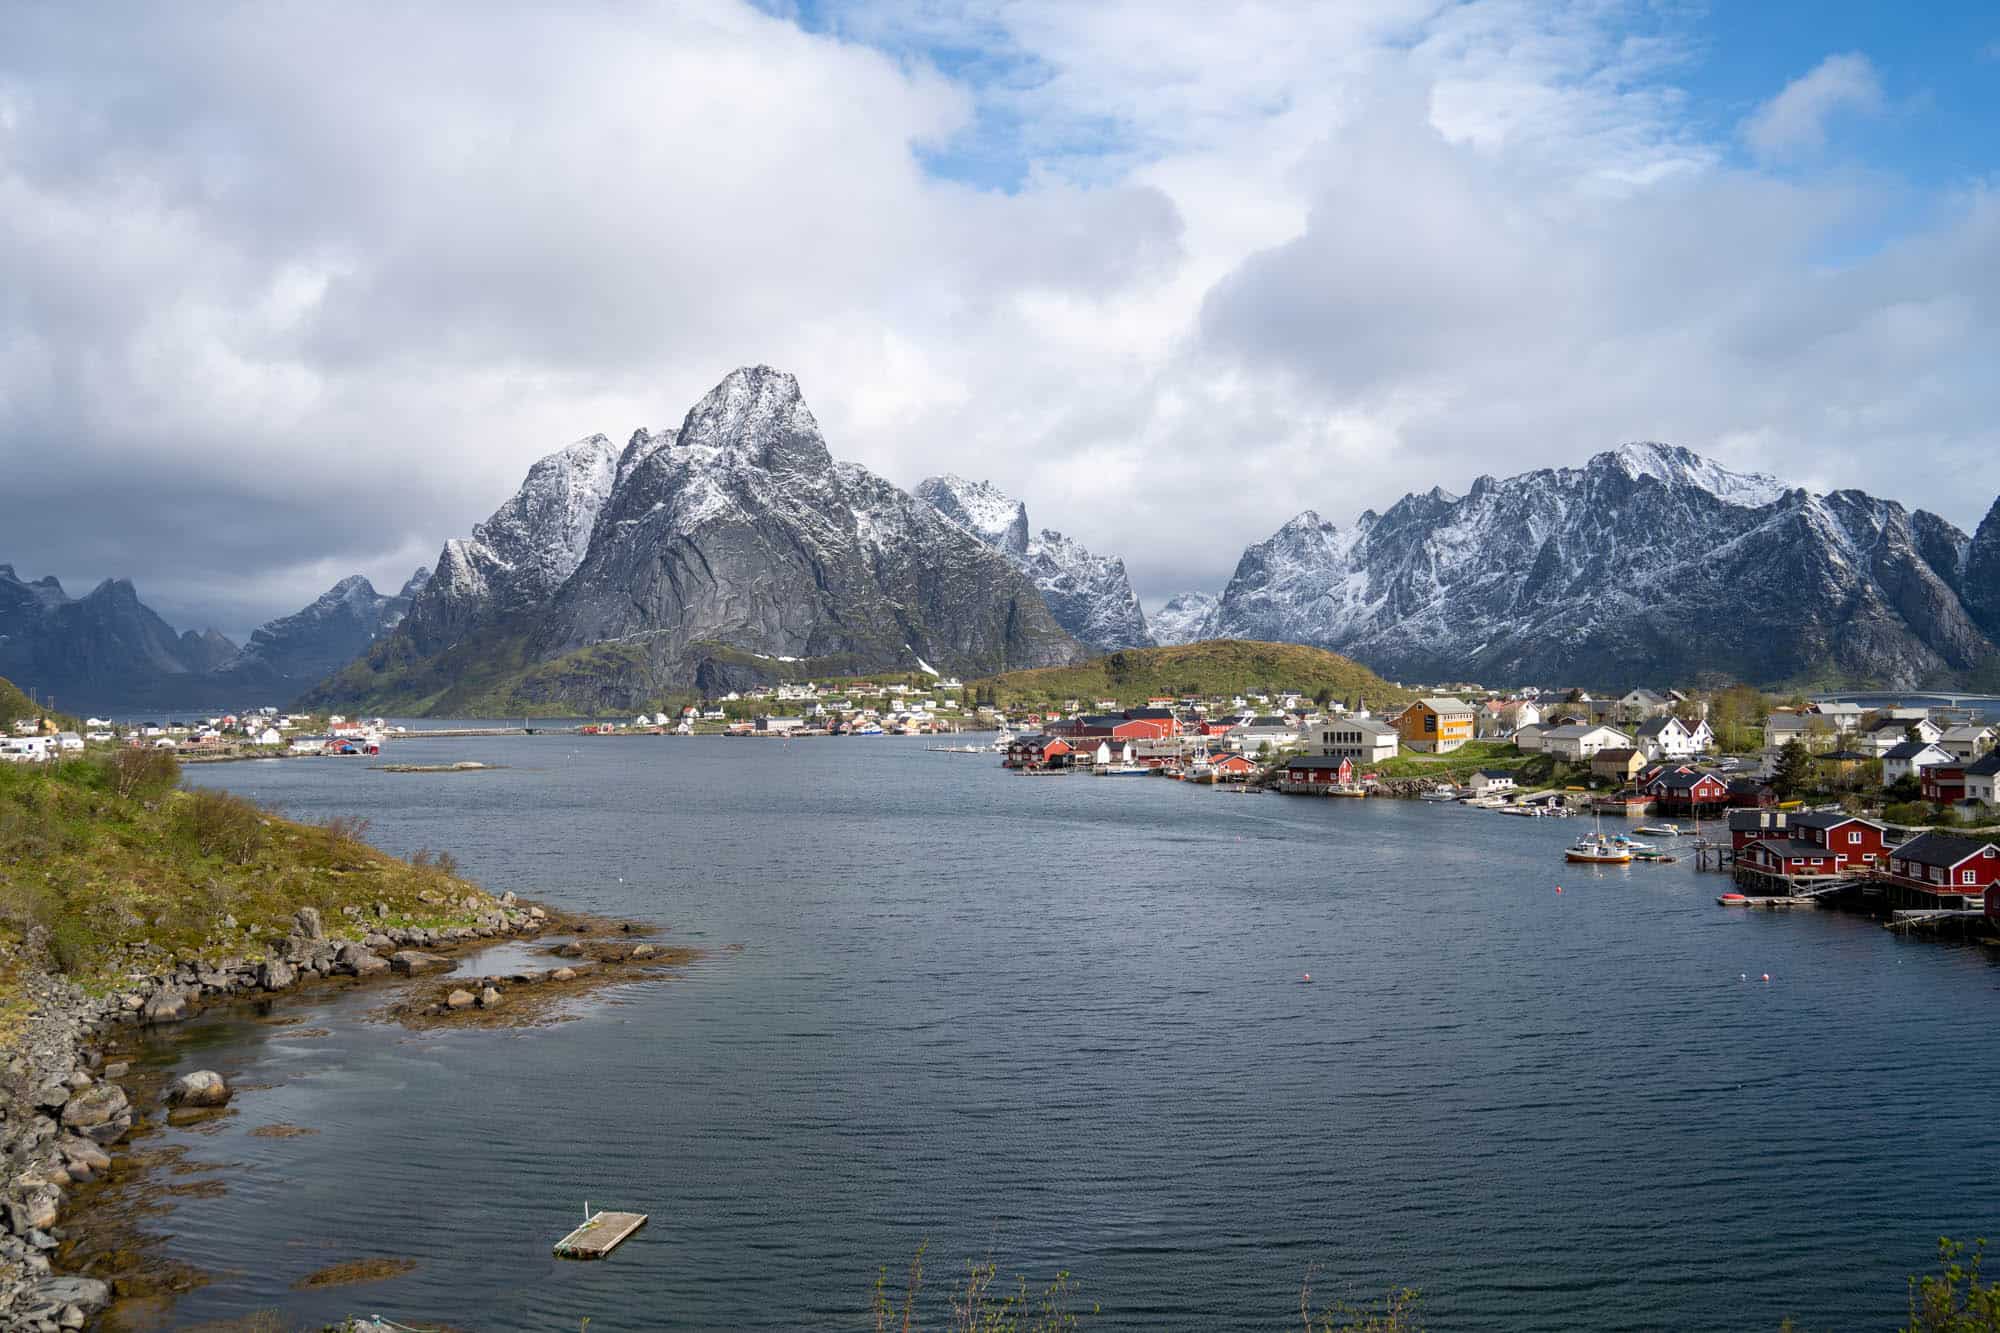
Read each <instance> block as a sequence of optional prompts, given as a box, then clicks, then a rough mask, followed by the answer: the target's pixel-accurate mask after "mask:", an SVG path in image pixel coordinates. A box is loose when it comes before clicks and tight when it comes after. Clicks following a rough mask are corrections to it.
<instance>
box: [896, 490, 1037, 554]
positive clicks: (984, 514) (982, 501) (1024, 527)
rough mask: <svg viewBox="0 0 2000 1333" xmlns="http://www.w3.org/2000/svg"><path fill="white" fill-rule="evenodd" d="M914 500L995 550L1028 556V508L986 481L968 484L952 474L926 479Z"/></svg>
mask: <svg viewBox="0 0 2000 1333" xmlns="http://www.w3.org/2000/svg"><path fill="white" fill-rule="evenodd" d="M916 495H917V498H918V499H920V500H924V501H927V502H928V503H929V504H930V505H931V506H932V507H933V508H934V509H936V510H937V511H938V512H939V513H941V514H943V515H944V516H945V517H946V518H948V519H950V520H952V521H953V522H954V523H956V524H958V525H959V526H960V527H962V528H964V529H965V530H966V531H968V532H970V533H972V535H973V536H975V537H977V538H979V540H981V541H983V542H985V543H986V544H987V545H988V546H991V547H993V548H995V549H996V550H1001V551H1006V552H1008V553H1009V554H1011V555H1016V556H1026V555H1027V554H1028V541H1029V536H1028V533H1029V529H1028V506H1027V505H1025V504H1023V503H1021V501H1019V500H1016V499H1014V498H1013V497H1012V496H1010V495H1008V494H1007V493H1006V492H1005V491H1003V490H1001V489H1000V488H999V487H998V486H995V485H994V484H993V483H992V482H990V481H968V480H967V479H966V478H964V477H961V476H958V475H957V474H955V473H949V472H948V473H946V474H945V475H943V476H941V477H926V478H924V479H923V480H922V481H920V482H918V483H917V489H916Z"/></svg>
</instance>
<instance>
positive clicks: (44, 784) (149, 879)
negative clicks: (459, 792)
mask: <svg viewBox="0 0 2000 1333" xmlns="http://www.w3.org/2000/svg"><path fill="white" fill-rule="evenodd" d="M179 776H180V775H179V770H178V767H177V765H176V764H175V762H174V758H173V755H172V754H171V753H169V752H167V751H164V750H150V749H143V750H131V749H127V750H119V751H117V752H115V753H113V754H109V755H103V756H93V757H91V758H87V759H74V760H70V761H67V762H65V763H61V764H0V1043H4V1041H5V1040H6V1039H7V1037H8V1036H9V1034H10V1031H11V1030H12V1026H13V1025H14V1024H15V1023H17V1022H18V1020H19V1019H20V1017H21V1013H20V1009H19V1004H20V996H19V994H18V992H17V990H16V986H15V982H16V978H17V976H18V973H19V971H20V969H21V967H22V966H23V965H24V964H26V963H27V962H28V961H29V960H28V959H27V958H26V957H25V956H24V953H23V946H24V945H25V944H26V943H27V941H28V939H29V937H30V935H31V934H32V935H37V936H39V937H40V938H42V939H43V940H45V942H46V948H47V952H48V955H49V958H50V960H51V961H52V962H53V964H54V966H55V967H56V968H57V969H59V970H60V971H62V972H65V973H67V974H68V975H69V976H71V977H73V978H75V979H76V980H77V981H79V982H81V983H83V984H84V985H86V986H90V987H99V986H106V985H110V984H113V983H114V982H115V980H116V978H117V977H119V976H120V975H122V974H123V973H125V972H127V971H130V970H132V968H133V967H134V966H146V965H156V964H157V963H158V962H159V961H161V960H163V959H164V958H165V957H167V956H173V957H178V958H182V959H189V958H194V957H197V956H200V957H225V956H234V957H238V958H253V959H254V958H259V957H262V956H264V952H265V950H266V948H268V947H269V946H270V945H271V944H272V943H273V942H274V941H276V940H278V939H280V938H282V936H283V935H284V933H285V931H286V930H287V929H288V928H289V926H290V922H291V915H292V913H293V912H295V911H296V910H297V909H298V908H300V907H307V906H310V907H317V908H318V909H319V910H320V912H321V913H322V915H323V916H324V917H325V918H326V919H327V920H328V921H330V922H332V921H338V920H339V918H340V909H341V908H343V907H347V906H350V905H351V906H355V907H362V908H370V909H372V907H373V905H374V904H376V903H384V904H386V905H387V906H388V908H389V911H390V915H389V916H388V917H386V918H379V919H380V920H382V921H384V922H385V923H386V924H391V925H427V926H428V925H463V924H468V923H470V922H471V921H472V920H474V919H475V917H476V915H477V913H476V912H475V911H473V910H472V909H471V908H470V907H468V906H467V900H468V899H474V900H476V901H477V902H478V903H479V904H480V905H481V910H488V909H487V904H489V903H490V900H489V899H488V897H487V895H486V894H485V893H484V892H482V891H481V890H480V889H478V888H477V887H476V886H475V885H473V884H470V883H468V882H467V881H465V880H463V879H460V878H459V877H458V876H457V875H456V874H455V873H454V867H453V865H452V862H451V859H450V858H449V857H447V856H432V855H429V854H419V855H418V856H417V858H416V859H415V860H414V861H401V860H398V859H396V858H395V857H392V856H387V855H384V854H383V853H381V852H378V851H376V850H375V849H374V848H372V847H370V846H368V845H367V844H366V843H364V842H363V841H362V840H361V838H362V834H363V833H364V832H365V831H366V827H367V824H366V821H365V820H339V819H336V820H332V821H329V822H328V823H326V824H299V823H294V822H293V821H291V820H288V819H282V818H279V817H278V816H277V815H275V814H273V813H271V812H270V811H268V810H264V809H261V808H259V807H258V806H255V805H253V804H251V803H250V802H248V801H245V800H243V799H241V798H239V797H236V796H231V795H229V794H228V793H227V792H220V791H212V790H205V789H204V790H198V791H184V790H181V789H180V788H179V786H178V782H179ZM370 919H371V920H377V919H378V918H376V917H374V916H373V914H372V911H371V914H370ZM134 950H139V951H141V952H136V953H135V952H134Z"/></svg>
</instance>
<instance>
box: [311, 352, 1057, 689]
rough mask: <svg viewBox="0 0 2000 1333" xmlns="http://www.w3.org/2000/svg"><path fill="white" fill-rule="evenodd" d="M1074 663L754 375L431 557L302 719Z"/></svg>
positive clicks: (783, 387) (953, 526)
mask: <svg viewBox="0 0 2000 1333" xmlns="http://www.w3.org/2000/svg"><path fill="white" fill-rule="evenodd" d="M1080 655H1081V649H1080V648H1079V646H1078V645H1077V643H1076V642H1075V641H1074V640H1072V639H1071V638H1070V637H1069V636H1068V635H1067V634H1065V633H1064V632H1063V630H1062V628H1061V626H1060V625H1059V624H1057V622H1056V621H1055V619H1054V618H1053V617H1052V616H1051V615H1050V612H1049V608H1048V607H1047V606H1046V605H1045V604H1044V602H1043V600H1042V598H1041V596H1040V595H1039V594H1037V592H1036V591H1035V589H1034V587H1033V586H1032V585H1031V584H1030V583H1029V582H1028V580H1027V579H1026V578H1025V577H1024V576H1023V575H1022V573H1021V572H1020V571H1019V570H1018V569H1016V568H1015V566H1014V565H1013V564H1012V563H1011V562H1010V561H1009V559H1008V558H1007V556H1006V555H1004V554H1003V553H1001V552H1000V551H997V550H995V549H992V548H990V547H989V546H988V545H987V544H986V543H984V542H983V541H981V540H980V539H979V538H978V537H976V536H975V535H973V534H972V533H971V532H970V531H968V530H967V529H966V528H964V527H962V526H960V525H959V523H957V522H954V521H952V520H949V519H947V518H946V517H945V516H944V515H943V514H941V513H940V512H939V511H937V510H936V509H935V508H933V507H932V506H931V505H929V504H926V503H924V502H922V501H920V500H918V499H916V498H915V497H913V496H911V495H909V494H907V493H905V492H903V491H901V490H898V489H897V488H896V487H894V486H892V485H890V484H889V483H888V482H886V481H884V480H882V479H881V478H879V477H876V476H875V475H873V474H872V473H870V472H868V471H867V470H866V469H864V468H860V467H857V466H854V465H851V464H840V463H836V462H835V461H834V459H833V456H832V454H831V453H830V452H829V450H828V449H827V446H826V441H825V440H824V438H823V437H822V436H821V434H820V430H819V425H818V422H817V421H815V420H814V418H813V416H812V413H811V412H810V411H809V410H808V409H807V407H806V405H805V400H804V398H803V397H802V396H801V394H800V393H799V388H798V382H797V381H796V380H795V379H793V378H792V377H791V376H790V375H787V374H784V373H782V372H780V371H776V370H773V369H771V368H770V367H767V366H757V367H749V368H745V369H742V370H738V371H735V372H733V373H731V374H730V375H729V376H728V377H727V378H726V379H724V380H723V381H722V382H721V383H720V384H718V385H717V386H716V387H715V388H714V389H713V390H712V391H710V392H709V394H708V395H706V396H705V397H704V398H703V399H702V400H701V402H699V403H697V404H696V405H695V406H694V408H693V409H692V410H691V411H690V412H689V413H688V415H687V418H686V420H685V421H684V422H683V423H682V425H681V427H680V429H679V430H678V431H675V432H665V433H662V434H660V435H652V434H650V433H648V432H645V431H640V432H638V433H636V434H635V435H634V436H633V437H632V438H631V440H630V442H628V444H627V445H626V446H625V448H624V449H623V450H622V451H621V450H615V449H614V448H613V447H612V446H611V445H610V443H609V441H608V440H605V439H604V437H602V436H593V437H592V438H591V439H589V440H585V441H583V442H581V443H579V444H578V445H575V446H572V447H571V448H570V449H568V450H565V451H564V452H563V453H562V454H558V455H552V456H551V457H550V458H548V459H544V460H542V462H541V463H538V464H536V466H535V469H533V470H532V471H531V472H530V474H529V478H528V481H527V482H526V483H525V484H524V485H523V487H522V490H521V492H520V493H519V494H518V495H516V496H515V498H514V499H513V500H512V501H510V502H509V503H508V504H507V505H506V506H503V508H502V509H501V511H500V512H499V513H496V514H495V516H494V518H493V519H492V520H489V521H488V522H487V523H485V524H482V525H481V526H480V528H479V529H478V530H477V531H476V532H475V533H474V537H473V538H472V539H471V540H469V541H455V542H451V543H447V544H446V547H445V552H444V555H443V556H442V557H441V558H440V560H439V566H438V571H437V574H436V576H435V577H434V578H433V579H432V580H431V583H430V586H429V587H428V588H426V589H425V590H424V591H423V592H422V593H421V594H419V595H418V597H417V598H416V602H415V605H414V606H413V607H412V609H411V612H410V614H409V616H408V618H407V619H406V621H405V622H404V625H403V627H402V629H401V630H399V631H398V632H397V633H396V634H394V635H392V636H390V638H389V639H388V640H387V641H385V642H384V643H383V644H380V645H378V646H377V648H376V649H375V650H373V651H371V652H370V653H369V654H368V656H367V657H366V658H364V659H363V660H362V661H361V662H358V663H355V664H353V665H352V666H350V667H349V668H348V669H347V670H346V671H344V672H342V673H341V675H340V676H339V677H337V678H336V679H334V680H332V681H330V682H328V683H327V684H326V685H325V686H324V687H323V688H322V689H321V690H318V691H315V693H314V695H313V698H314V699H315V700H316V701H322V702H347V703H366V704H368V705H369V706H377V707H386V706H390V705H391V704H393V705H394V706H398V707H422V708H439V709H445V710H450V709H454V708H497V707H500V706H501V705H502V704H504V705H505V706H507V707H509V708H511V707H515V706H528V707H544V706H546V707H555V706H558V705H566V706H570V707H575V708H584V709H592V710H595V709H620V710H622V709H625V708H628V707H636V706H639V705H641V704H643V703H645V702H647V701H650V700H654V699H657V698H660V697H661V696H663V695H666V694H669V693H672V692H676V691H683V690H688V689H700V690H703V691H712V692H720V691H722V690H726V689H728V688H732V687H734V686H735V685H738V684H747V683H752V682H754V681H756V680H759V679H766V678H769V675H770V673H771V670H772V668H771V667H770V666H769V665H763V664H769V663H773V662H776V661H779V660H783V661H787V662H794V661H796V662H799V663H804V664H807V665H809V666H811V667H812V668H814V669H817V670H819V671H821V672H823V673H824V674H837V673H847V672H859V671H870V670H884V669H904V670H915V669H920V667H919V664H920V663H928V664H932V665H934V666H935V667H936V668H938V669H940V670H943V671H950V672H955V673H958V674H963V675H971V674H984V673H989V672H992V671H998V670H1006V669H1010V668H1013V667H1021V666H1045V665H1055V664H1060V663H1064V662H1068V661H1071V660H1074V659H1076V658H1077V657H1079V656H1080Z"/></svg>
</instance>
